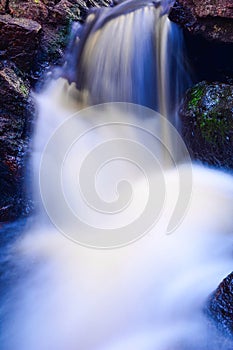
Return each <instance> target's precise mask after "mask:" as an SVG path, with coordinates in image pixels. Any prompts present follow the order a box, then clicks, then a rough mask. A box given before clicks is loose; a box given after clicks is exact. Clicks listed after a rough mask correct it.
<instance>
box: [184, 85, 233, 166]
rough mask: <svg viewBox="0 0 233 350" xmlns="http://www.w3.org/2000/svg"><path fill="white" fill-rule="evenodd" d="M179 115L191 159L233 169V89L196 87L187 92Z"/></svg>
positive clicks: (213, 86) (228, 87)
mask: <svg viewBox="0 0 233 350" xmlns="http://www.w3.org/2000/svg"><path fill="white" fill-rule="evenodd" d="M179 115H180V118H181V125H182V126H181V133H182V136H183V138H184V141H185V143H186V145H187V148H188V150H189V152H190V154H191V157H192V158H193V159H196V160H201V161H202V162H204V163H207V164H210V165H214V166H217V167H225V168H228V169H233V86H232V85H229V84H223V83H208V82H205V81H204V82H201V83H198V84H196V85H195V86H194V87H192V88H191V89H189V90H188V91H187V93H186V95H185V98H184V100H183V102H182V105H181V108H180V111H179Z"/></svg>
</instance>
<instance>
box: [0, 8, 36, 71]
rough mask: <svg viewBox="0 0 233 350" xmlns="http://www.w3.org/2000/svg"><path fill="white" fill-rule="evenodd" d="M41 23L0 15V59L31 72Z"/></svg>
mask: <svg viewBox="0 0 233 350" xmlns="http://www.w3.org/2000/svg"><path fill="white" fill-rule="evenodd" d="M40 34H41V25H40V24H39V23H37V22H35V21H33V20H31V19H27V18H12V17H11V16H10V15H0V59H2V60H4V59H9V58H10V59H11V61H13V62H14V63H15V64H16V65H17V66H18V67H19V68H20V69H22V70H24V71H27V72H29V71H30V69H31V68H32V67H33V65H34V59H35V56H36V53H37V50H38V47H39V41H40Z"/></svg>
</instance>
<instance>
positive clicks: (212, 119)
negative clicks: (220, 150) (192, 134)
mask: <svg viewBox="0 0 233 350" xmlns="http://www.w3.org/2000/svg"><path fill="white" fill-rule="evenodd" d="M199 125H200V131H201V135H202V137H203V138H204V139H205V140H206V141H207V142H208V143H212V144H218V142H220V141H221V142H223V141H224V140H226V137H227V133H228V130H229V123H228V122H227V119H226V118H224V117H220V116H219V114H218V113H216V114H214V113H212V114H210V115H207V113H203V114H202V116H201V120H200V124H199Z"/></svg>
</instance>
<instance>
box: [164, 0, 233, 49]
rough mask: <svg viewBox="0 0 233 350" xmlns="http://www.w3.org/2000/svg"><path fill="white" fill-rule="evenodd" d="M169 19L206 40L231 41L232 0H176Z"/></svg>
mask: <svg viewBox="0 0 233 350" xmlns="http://www.w3.org/2000/svg"><path fill="white" fill-rule="evenodd" d="M170 19H171V20H172V21H174V22H176V23H178V24H180V25H181V26H182V27H184V28H185V29H186V30H188V31H189V32H191V33H192V34H200V35H202V36H204V37H205V38H206V39H208V40H215V41H220V42H226V43H233V31H232V26H233V2H232V0H218V1H214V0H177V1H176V2H175V4H174V6H173V8H172V10H171V13H170Z"/></svg>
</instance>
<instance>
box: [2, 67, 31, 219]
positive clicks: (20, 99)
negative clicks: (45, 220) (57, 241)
mask: <svg viewBox="0 0 233 350" xmlns="http://www.w3.org/2000/svg"><path fill="white" fill-rule="evenodd" d="M29 92H30V85H29V82H28V81H26V80H25V79H24V78H23V75H22V73H21V72H20V71H19V70H18V69H17V67H16V66H15V65H14V64H12V63H9V62H8V63H6V64H5V65H2V64H1V65H0V106H1V108H0V115H1V118H0V221H8V220H12V219H14V218H16V217H18V216H20V215H21V214H22V213H23V212H24V211H25V206H26V204H25V206H24V199H25V191H24V190H23V188H24V180H23V179H24V165H25V162H24V160H25V154H26V151H27V146H28V142H29V129H30V122H31V119H32V114H33V111H34V108H33V103H32V100H31V99H30V95H29Z"/></svg>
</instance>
